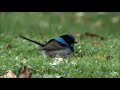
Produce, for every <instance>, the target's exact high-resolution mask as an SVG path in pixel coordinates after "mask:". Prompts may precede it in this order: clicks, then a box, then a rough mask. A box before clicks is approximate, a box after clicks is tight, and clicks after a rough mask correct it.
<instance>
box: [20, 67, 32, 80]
mask: <svg viewBox="0 0 120 90" xmlns="http://www.w3.org/2000/svg"><path fill="white" fill-rule="evenodd" d="M31 76H32V72H31V69H30V68H29V67H28V66H23V67H22V68H21V73H20V75H19V77H18V78H31Z"/></svg>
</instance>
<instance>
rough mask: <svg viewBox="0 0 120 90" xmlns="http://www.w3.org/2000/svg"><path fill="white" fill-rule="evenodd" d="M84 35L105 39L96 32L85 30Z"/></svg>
mask: <svg viewBox="0 0 120 90" xmlns="http://www.w3.org/2000/svg"><path fill="white" fill-rule="evenodd" d="M84 35H85V36H87V37H92V38H93V37H97V38H100V39H101V40H104V39H105V38H104V37H101V36H99V35H98V34H95V33H91V32H85V33H84Z"/></svg>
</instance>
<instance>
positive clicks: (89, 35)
mask: <svg viewBox="0 0 120 90" xmlns="http://www.w3.org/2000/svg"><path fill="white" fill-rule="evenodd" d="M85 36H88V37H99V35H97V34H94V33H91V32H85Z"/></svg>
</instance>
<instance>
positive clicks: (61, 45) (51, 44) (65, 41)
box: [19, 34, 77, 58]
mask: <svg viewBox="0 0 120 90" xmlns="http://www.w3.org/2000/svg"><path fill="white" fill-rule="evenodd" d="M19 36H20V37H21V38H23V39H26V40H28V41H31V42H33V43H35V44H37V45H39V47H40V51H42V53H43V55H44V56H46V55H47V56H49V57H52V58H56V57H61V58H67V57H68V56H70V55H71V54H72V53H73V52H74V44H75V43H77V42H76V41H75V38H74V36H73V35H71V34H70V35H62V36H60V37H58V38H54V39H51V40H49V41H48V42H47V43H46V44H41V43H39V42H37V41H34V40H31V39H28V38H26V37H24V36H22V35H19Z"/></svg>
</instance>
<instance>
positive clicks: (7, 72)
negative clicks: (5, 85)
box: [0, 70, 17, 78]
mask: <svg viewBox="0 0 120 90" xmlns="http://www.w3.org/2000/svg"><path fill="white" fill-rule="evenodd" d="M0 78H17V76H16V75H15V74H14V73H13V72H12V71H11V70H7V71H6V72H5V73H4V75H2V76H0Z"/></svg>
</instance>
